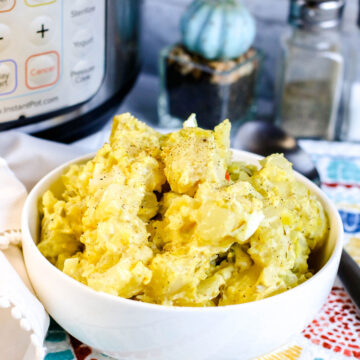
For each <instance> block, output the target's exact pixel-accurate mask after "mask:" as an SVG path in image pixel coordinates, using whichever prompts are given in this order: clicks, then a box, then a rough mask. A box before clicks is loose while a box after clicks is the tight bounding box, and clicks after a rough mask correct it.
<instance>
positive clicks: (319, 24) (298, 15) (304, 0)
mask: <svg viewBox="0 0 360 360" xmlns="http://www.w3.org/2000/svg"><path fill="white" fill-rule="evenodd" d="M344 6H345V0H291V2H290V13H289V23H290V24H292V25H294V26H297V27H304V28H305V27H306V28H311V29H329V28H334V27H336V26H338V25H339V24H340V22H341V19H342V15H343V10H344Z"/></svg>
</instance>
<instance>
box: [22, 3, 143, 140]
mask: <svg viewBox="0 0 360 360" xmlns="http://www.w3.org/2000/svg"><path fill="white" fill-rule="evenodd" d="M141 3H142V0H107V3H106V50H105V51H106V56H105V76H104V79H103V82H102V85H101V87H100V89H99V91H98V92H97V93H96V94H95V95H94V96H93V97H92V99H91V100H90V101H87V102H86V103H84V104H82V105H79V106H77V107H75V109H73V110H71V111H69V112H66V113H65V114H63V115H60V116H56V117H52V118H49V120H44V121H41V122H36V123H31V124H29V125H25V126H22V127H20V128H17V129H19V130H21V131H25V132H27V133H36V132H39V131H42V130H45V129H49V128H52V127H54V126H57V125H60V124H64V123H67V122H69V121H71V120H73V119H75V118H78V117H79V116H81V115H84V114H87V113H89V112H91V111H92V110H94V109H96V108H97V107H98V106H100V105H101V104H103V103H104V102H106V101H107V100H109V99H110V98H111V97H113V96H114V95H115V94H116V93H118V92H119V91H120V90H121V89H122V88H123V87H124V85H126V84H127V83H129V82H130V81H131V80H132V79H133V78H134V77H135V76H136V73H137V72H138V68H139V53H138V42H139V33H140V32H139V26H140V16H141V14H140V7H141ZM94 25H95V26H96V24H94ZM39 115H43V114H39Z"/></svg>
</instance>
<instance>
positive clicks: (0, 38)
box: [0, 24, 10, 51]
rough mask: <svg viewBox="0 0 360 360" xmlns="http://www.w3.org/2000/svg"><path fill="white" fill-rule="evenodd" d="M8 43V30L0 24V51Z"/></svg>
mask: <svg viewBox="0 0 360 360" xmlns="http://www.w3.org/2000/svg"><path fill="white" fill-rule="evenodd" d="M9 42H10V29H9V27H8V26H7V25H5V24H0V51H2V50H4V49H5V48H6V47H7V46H8V45H9Z"/></svg>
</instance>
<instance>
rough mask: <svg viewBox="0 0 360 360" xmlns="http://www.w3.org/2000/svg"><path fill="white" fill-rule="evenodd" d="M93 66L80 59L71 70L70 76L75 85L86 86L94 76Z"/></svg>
mask: <svg viewBox="0 0 360 360" xmlns="http://www.w3.org/2000/svg"><path fill="white" fill-rule="evenodd" d="M94 72H95V66H94V65H90V64H89V63H88V62H87V61H86V60H80V61H79V62H78V63H77V64H76V65H75V66H74V67H73V69H72V70H71V72H70V77H71V80H72V82H73V84H74V85H75V86H79V87H81V86H88V85H89V84H90V83H91V81H92V79H93V76H94Z"/></svg>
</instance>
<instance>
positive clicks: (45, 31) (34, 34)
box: [29, 16, 54, 45]
mask: <svg viewBox="0 0 360 360" xmlns="http://www.w3.org/2000/svg"><path fill="white" fill-rule="evenodd" d="M53 33H54V23H53V21H52V19H51V18H50V17H49V16H38V17H37V18H35V19H34V20H33V21H32V22H31V24H30V28H29V36H30V39H31V41H32V42H33V43H34V44H36V45H43V44H47V43H48V42H49V41H50V40H51V38H52V37H53Z"/></svg>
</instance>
